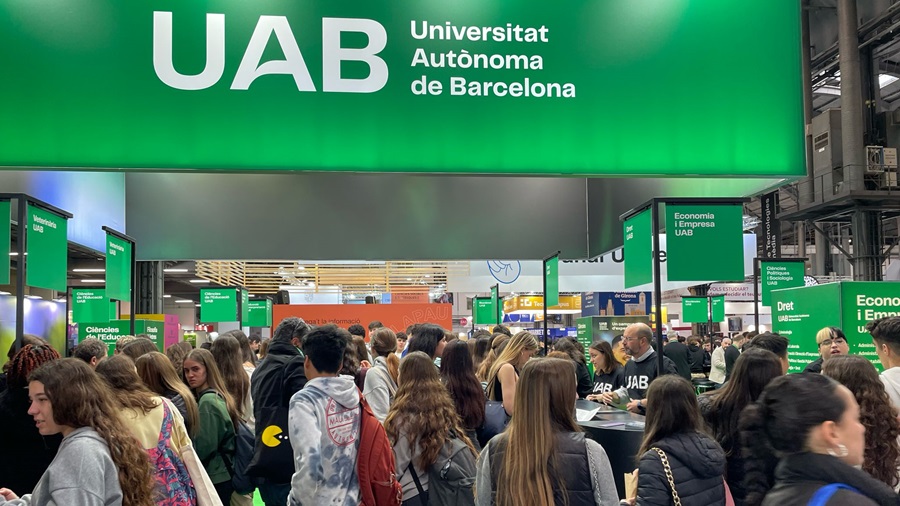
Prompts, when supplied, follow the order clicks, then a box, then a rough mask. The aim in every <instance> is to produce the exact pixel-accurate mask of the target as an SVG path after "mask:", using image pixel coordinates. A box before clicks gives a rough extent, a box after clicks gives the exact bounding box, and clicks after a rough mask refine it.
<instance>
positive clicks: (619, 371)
mask: <svg viewBox="0 0 900 506" xmlns="http://www.w3.org/2000/svg"><path fill="white" fill-rule="evenodd" d="M588 353H589V354H590V355H591V365H593V366H594V385H593V387H592V388H591V394H590V395H588V396H587V400H589V401H600V400H601V395H600V394H605V393H610V392H615V391H616V390H618V389H620V388H622V387H623V386H625V368H624V367H622V365H621V364H620V363H619V362H618V361H617V360H616V356H615V355H614V354H613V349H612V346H610V344H609V343H608V342H606V341H603V340H600V341H595V342H594V343H592V344H591V346H590V347H589V348H588Z"/></svg>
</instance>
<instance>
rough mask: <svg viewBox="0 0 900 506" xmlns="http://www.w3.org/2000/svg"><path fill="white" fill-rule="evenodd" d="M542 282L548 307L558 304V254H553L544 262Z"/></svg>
mask: <svg viewBox="0 0 900 506" xmlns="http://www.w3.org/2000/svg"><path fill="white" fill-rule="evenodd" d="M544 280H545V281H544V284H545V285H546V287H547V293H545V294H544V297H545V300H546V304H545V306H546V307H548V308H550V307H553V306H558V305H559V256H555V257H553V258H551V259H549V260H547V261H546V262H544Z"/></svg>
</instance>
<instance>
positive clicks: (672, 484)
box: [650, 448, 681, 506]
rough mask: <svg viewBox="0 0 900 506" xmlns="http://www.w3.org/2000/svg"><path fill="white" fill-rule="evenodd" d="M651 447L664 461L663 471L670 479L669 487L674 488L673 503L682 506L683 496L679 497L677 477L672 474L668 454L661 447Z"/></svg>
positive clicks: (667, 478)
mask: <svg viewBox="0 0 900 506" xmlns="http://www.w3.org/2000/svg"><path fill="white" fill-rule="evenodd" d="M650 449H651V450H653V451H655V452H656V453H657V454H658V455H659V460H660V461H661V462H662V465H663V471H665V473H666V480H668V481H669V488H671V489H672V503H673V504H674V505H675V506H681V498H680V497H678V491H677V490H675V478H674V477H673V476H672V466H670V465H669V458H668V457H667V456H666V452H664V451H662V450H661V449H659V448H650Z"/></svg>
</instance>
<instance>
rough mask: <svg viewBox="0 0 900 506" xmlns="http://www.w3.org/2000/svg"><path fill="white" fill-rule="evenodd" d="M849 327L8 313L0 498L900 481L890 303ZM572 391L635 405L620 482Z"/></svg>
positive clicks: (704, 497) (835, 485) (541, 499)
mask: <svg viewBox="0 0 900 506" xmlns="http://www.w3.org/2000/svg"><path fill="white" fill-rule="evenodd" d="M867 329H868V331H869V333H870V334H871V336H872V342H873V345H874V347H875V350H876V353H877V354H878V357H879V359H880V361H881V363H882V365H883V367H884V372H883V373H881V374H879V373H878V372H877V370H876V369H875V367H874V366H873V364H872V363H871V362H870V361H869V360H867V359H865V358H862V357H859V356H854V355H852V354H851V353H850V349H849V345H848V343H847V338H846V336H845V335H844V333H843V332H842V331H841V329H838V328H834V327H826V328H824V329H822V330H821V331H820V332H819V333H818V334H817V335H816V336H815V337H816V343H817V345H818V346H819V352H820V355H821V356H820V359H819V360H817V361H816V362H813V363H812V364H810V365H809V366H808V367H807V368H806V370H805V371H804V372H803V373H800V374H790V375H788V374H787V372H788V365H789V364H788V348H789V341H788V339H786V338H785V337H782V336H780V335H778V334H773V333H768V332H767V333H762V334H756V333H747V334H739V335H737V336H734V339H733V340H732V339H730V338H724V339H722V340H721V342H720V343H719V342H716V341H714V340H707V339H702V338H699V337H689V338H685V337H680V336H673V338H672V339H671V340H670V342H669V343H668V344H666V345H665V346H664V348H663V349H662V350H656V349H654V347H653V342H654V339H653V337H654V336H653V332H652V330H651V329H650V327H648V326H647V325H644V324H633V325H630V326H629V327H628V328H626V329H625V331H624V332H623V334H622V335H621V336H618V337H617V338H616V339H613V340H612V341H611V342H607V341H602V340H601V341H598V342H594V343H592V344H590V346H588V348H587V350H585V349H584V347H583V345H582V344H581V343H579V342H578V341H576V340H574V339H571V338H560V339H558V340H556V341H555V342H554V343H553V346H552V349H549V350H543V349H542V346H541V343H540V342H539V341H538V339H537V338H536V337H535V336H534V335H532V334H531V333H529V332H518V333H516V334H513V333H511V332H510V331H509V329H507V328H506V327H504V326H497V327H496V328H494V329H493V332H488V331H478V332H476V333H474V334H473V335H472V336H470V337H469V339H468V340H460V339H459V338H458V336H456V335H455V334H452V333H450V332H447V331H446V330H445V329H443V328H441V327H440V326H438V325H434V324H416V325H412V326H410V327H409V328H407V329H406V330H405V332H398V333H395V332H394V331H393V330H391V329H389V328H387V327H385V326H383V325H381V324H380V323H379V322H371V323H370V325H369V326H368V328H366V327H363V326H361V325H353V326H351V327H350V328H348V329H343V328H340V327H337V326H335V325H323V326H318V327H313V326H310V325H308V324H307V323H306V322H304V321H303V320H302V319H300V318H293V317H292V318H286V319H285V320H283V321H281V322H280V323H279V325H278V326H277V328H276V329H275V330H274V332H273V335H272V337H271V339H266V340H260V339H259V338H248V337H247V336H246V335H245V334H244V333H243V332H242V331H240V330H234V331H230V332H226V333H223V334H222V335H220V336H218V337H217V338H216V339H215V340H213V341H212V342H211V343H205V344H204V346H202V347H200V348H197V349H194V348H193V346H191V345H190V344H189V343H184V342H182V343H178V344H176V345H173V346H170V347H169V348H168V349H166V350H165V353H161V352H160V350H158V349H157V347H156V345H155V344H154V343H153V342H152V341H150V340H149V339H148V338H146V336H128V337H126V338H123V339H121V340H119V342H117V343H116V345H115V349H114V350H113V353H112V355H111V356H107V348H106V345H105V344H104V343H103V342H101V341H98V340H94V339H86V340H84V341H82V342H81V343H79V344H78V346H77V347H76V348H75V349H74V350H73V352H72V357H70V358H61V357H60V355H59V353H57V351H56V350H54V349H53V348H52V347H51V346H50V345H49V344H47V343H45V342H44V341H42V340H41V339H39V338H36V337H34V336H26V337H25V339H24V340H23V341H22V343H21V345H22V346H21V347H20V348H19V349H18V350H15V349H12V350H10V356H9V358H10V360H9V361H8V363H7V364H6V366H4V375H3V377H2V381H0V388H2V391H0V449H2V455H3V458H2V459H0V487H3V488H0V504H9V505H11V506H17V505H86V506H91V505H98V506H99V505H116V504H123V505H127V506H132V505H134V506H144V505H148V506H149V505H152V504H163V505H171V506H182V505H197V504H201V505H206V504H212V505H218V504H222V505H249V504H252V503H253V498H254V496H255V495H257V496H258V498H259V499H260V500H261V501H262V502H263V503H264V504H266V505H267V506H272V505H278V506H285V505H287V506H298V505H320V504H335V505H347V506H357V505H360V504H362V505H365V506H382V505H385V506H388V505H390V506H396V505H403V506H425V505H429V504H463V505H465V504H472V505H475V504H477V505H484V506H487V505H499V506H520V505H521V506H525V505H551V504H553V505H581V504H598V505H614V504H619V503H620V502H621V503H623V504H630V505H647V506H650V505H660V506H667V505H684V506H694V505H696V506H707V505H714V504H736V505H746V506H759V505H764V506H774V505H789V506H790V505H801V504H802V505H805V504H822V505H831V506H835V505H845V504H846V505H862V506H864V505H873V504H877V505H885V504H900V496H898V494H897V490H898V489H900V419H898V411H897V409H898V400H900V359H898V358H897V357H900V317H887V318H883V319H880V320H876V321H873V322H870V323H869V324H868V326H867ZM207 344H208V345H207ZM660 354H661V355H662V357H660V356H659V355H660ZM660 358H662V360H660ZM709 384H712V385H713V387H714V388H713V389H712V390H711V391H709V392H706V393H701V394H700V395H698V390H704V389H700V388H698V387H699V386H700V385H709ZM577 399H586V400H587V401H594V402H598V403H603V404H609V405H613V406H617V407H620V408H621V409H625V410H628V411H631V412H633V413H636V414H642V415H645V417H644V418H643V420H644V432H643V440H642V443H641V445H640V449H639V450H638V451H637V452H636V453H635V455H633V456H632V457H633V461H634V473H633V478H634V479H635V482H636V487H635V490H634V491H633V492H631V493H625V494H620V493H619V491H618V490H617V488H616V481H615V478H614V474H613V470H612V466H611V464H610V457H609V455H607V452H606V450H605V449H604V448H603V447H602V446H601V445H600V444H599V443H597V442H596V441H594V440H592V439H591V438H590V437H587V436H586V433H585V432H584V431H583V429H582V428H581V426H580V425H579V423H578V422H577V421H576V420H575V417H574V405H575V403H576V400H577ZM811 501H813V502H811Z"/></svg>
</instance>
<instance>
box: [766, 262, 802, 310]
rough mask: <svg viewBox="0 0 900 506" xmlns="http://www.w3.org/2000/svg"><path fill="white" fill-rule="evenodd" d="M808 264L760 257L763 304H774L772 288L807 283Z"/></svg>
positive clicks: (794, 286) (797, 285)
mask: <svg viewBox="0 0 900 506" xmlns="http://www.w3.org/2000/svg"><path fill="white" fill-rule="evenodd" d="M805 275H806V264H805V263H803V262H783V261H777V260H775V261H769V260H763V259H760V261H759V283H760V288H761V291H762V305H763V306H771V305H772V290H780V289H782V288H797V287H800V286H804V284H805V283H806V281H805V279H804V276H805Z"/></svg>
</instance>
